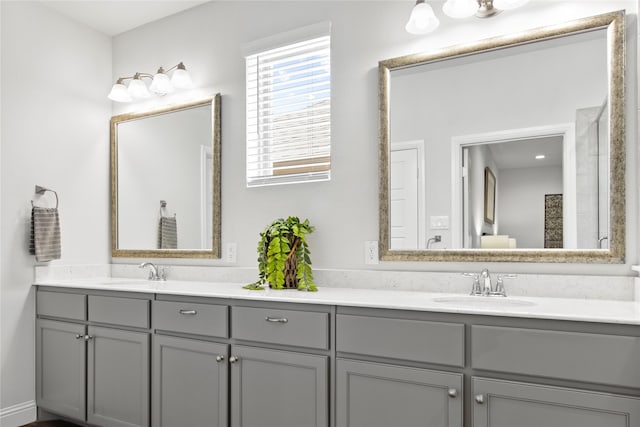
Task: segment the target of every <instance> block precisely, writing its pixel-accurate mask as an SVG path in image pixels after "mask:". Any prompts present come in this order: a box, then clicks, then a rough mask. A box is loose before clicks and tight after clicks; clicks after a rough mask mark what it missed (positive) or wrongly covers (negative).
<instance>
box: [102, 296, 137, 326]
mask: <svg viewBox="0 0 640 427" xmlns="http://www.w3.org/2000/svg"><path fill="white" fill-rule="evenodd" d="M89 320H90V321H91V322H99V323H111V324H114V325H122V326H133V327H136V328H146V329H148V328H149V301H148V300H144V299H133V298H120V297H105V296H97V295H89Z"/></svg>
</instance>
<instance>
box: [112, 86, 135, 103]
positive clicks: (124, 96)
mask: <svg viewBox="0 0 640 427" xmlns="http://www.w3.org/2000/svg"><path fill="white" fill-rule="evenodd" d="M107 98H109V99H110V100H112V101H116V102H131V101H133V98H131V95H130V94H129V92H128V91H127V87H126V86H125V85H123V84H122V83H116V84H114V85H113V87H112V88H111V92H109V95H107Z"/></svg>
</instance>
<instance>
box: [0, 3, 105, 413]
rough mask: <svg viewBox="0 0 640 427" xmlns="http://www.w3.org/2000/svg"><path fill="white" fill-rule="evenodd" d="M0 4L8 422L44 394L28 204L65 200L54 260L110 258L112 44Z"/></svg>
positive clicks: (2, 405)
mask: <svg viewBox="0 0 640 427" xmlns="http://www.w3.org/2000/svg"><path fill="white" fill-rule="evenodd" d="M0 10H1V14H2V18H1V19H2V22H1V31H2V33H1V39H2V49H1V51H2V111H1V117H2V130H1V136H2V147H1V153H2V154H1V157H2V162H1V163H2V179H1V186H2V192H1V194H2V196H1V200H2V211H1V215H2V217H1V219H0V232H1V233H2V239H1V248H2V253H1V265H2V271H1V277H0V325H1V326H0V327H1V335H0V338H1V339H0V345H1V350H0V361H1V368H0V369H1V372H0V376H1V377H2V382H1V385H0V411H2V412H0V414H1V417H0V424H2V425H3V426H4V425H5V422H7V423H8V424H6V425H7V426H10V424H9V421H10V418H9V416H11V414H12V413H13V412H14V411H17V412H18V413H19V412H20V411H19V409H20V408H22V406H24V405H26V406H29V404H33V400H34V399H35V390H34V387H35V370H34V367H35V357H34V355H35V351H34V344H35V335H34V330H35V310H34V292H33V290H32V289H31V287H30V286H31V283H32V280H33V266H34V264H35V261H34V257H33V256H31V255H29V254H28V250H27V247H28V240H27V237H28V225H29V218H30V209H31V205H30V203H29V201H30V200H32V199H34V200H36V201H37V203H38V204H40V205H53V204H54V203H55V200H54V198H53V197H52V195H46V196H44V197H42V198H40V199H38V198H37V197H36V196H35V195H34V186H35V185H36V184H39V185H43V186H45V187H48V188H51V189H53V190H56V191H57V192H58V196H59V197H60V207H59V208H60V217H61V227H62V235H61V239H62V260H60V261H55V262H54V263H63V264H102V263H106V262H108V261H109V253H110V251H109V241H110V238H109V164H108V161H107V159H108V158H109V157H108V156H109V127H108V123H109V117H110V116H111V108H110V105H109V103H108V102H105V93H107V92H108V90H109V88H110V86H111V84H112V82H111V40H110V38H109V37H107V36H105V35H103V34H100V33H98V32H96V31H93V30H89V29H88V28H86V27H85V26H82V25H79V24H77V23H75V22H73V21H71V20H69V19H67V18H64V17H62V16H60V15H59V14H57V13H55V12H52V11H50V10H49V9H46V8H44V7H42V6H40V5H36V4H34V3H31V2H0ZM14 405H19V406H18V407H15V406H14ZM7 411H8V412H9V414H8V415H7ZM26 421H29V420H26Z"/></svg>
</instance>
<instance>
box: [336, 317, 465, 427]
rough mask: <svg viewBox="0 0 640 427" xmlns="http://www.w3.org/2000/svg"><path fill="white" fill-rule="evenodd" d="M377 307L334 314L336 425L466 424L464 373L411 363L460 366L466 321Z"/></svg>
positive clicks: (406, 426) (439, 426)
mask: <svg viewBox="0 0 640 427" xmlns="http://www.w3.org/2000/svg"><path fill="white" fill-rule="evenodd" d="M341 311H346V312H341ZM351 311H355V312H356V313H362V314H355V313H354V314H351ZM379 314H384V313H383V312H380V311H376V310H370V311H367V310H353V309H352V310H350V309H340V310H339V312H338V314H337V316H336V325H337V329H336V330H337V331H336V337H337V338H336V350H337V351H338V356H339V358H338V360H337V364H336V426H337V427H376V426H377V427H387V426H394V427H462V423H463V408H464V406H463V400H464V393H463V375H462V373H459V372H445V371H440V370H430V369H423V368H417V367H412V366H410V365H411V364H416V363H420V364H423V363H429V364H437V365H448V366H450V367H451V369H461V368H463V367H464V360H465V359H464V337H465V333H464V325H462V324H459V323H451V322H431V321H425V320H422V319H417V318H414V319H411V318H395V317H389V316H384V315H382V316H380V315H379ZM393 314H395V313H393ZM372 357H374V358H376V359H380V360H381V363H373V362H370V361H367V360H358V359H363V358H364V359H368V358H372ZM407 365H409V366H407Z"/></svg>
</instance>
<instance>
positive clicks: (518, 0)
mask: <svg viewBox="0 0 640 427" xmlns="http://www.w3.org/2000/svg"><path fill="white" fill-rule="evenodd" d="M526 3H529V0H493V7H496V8H498V9H502V10H507V9H515V8H516V7H520V6H523V5H524V4H526Z"/></svg>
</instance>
